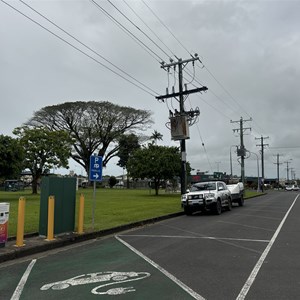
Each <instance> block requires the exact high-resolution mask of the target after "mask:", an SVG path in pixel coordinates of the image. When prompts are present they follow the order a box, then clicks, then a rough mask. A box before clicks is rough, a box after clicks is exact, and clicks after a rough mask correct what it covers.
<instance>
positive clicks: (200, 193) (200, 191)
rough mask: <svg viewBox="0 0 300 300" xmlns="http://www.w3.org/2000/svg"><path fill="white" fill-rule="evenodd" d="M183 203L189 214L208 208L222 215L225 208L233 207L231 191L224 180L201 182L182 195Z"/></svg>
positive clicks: (185, 210)
mask: <svg viewBox="0 0 300 300" xmlns="http://www.w3.org/2000/svg"><path fill="white" fill-rule="evenodd" d="M181 204H182V207H183V209H184V212H185V213H186V214H187V215H191V214H192V213H194V212H196V211H207V210H211V211H213V212H214V213H215V214H217V215H220V214H221V213H222V209H223V208H226V209H227V210H231V208H232V198H231V192H230V191H229V189H228V188H227V186H226V184H225V183H224V182H222V181H210V182H199V183H195V184H194V185H193V186H192V187H191V189H190V190H188V191H187V193H186V194H184V195H182V197H181Z"/></svg>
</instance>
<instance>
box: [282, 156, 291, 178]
mask: <svg viewBox="0 0 300 300" xmlns="http://www.w3.org/2000/svg"><path fill="white" fill-rule="evenodd" d="M291 160H292V159H291V158H290V159H289V160H287V161H285V162H284V163H286V181H287V184H289V170H290V169H289V164H290V163H291Z"/></svg>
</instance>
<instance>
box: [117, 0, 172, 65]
mask: <svg viewBox="0 0 300 300" xmlns="http://www.w3.org/2000/svg"><path fill="white" fill-rule="evenodd" d="M123 2H124V3H125V4H126V5H127V6H128V7H129V9H130V10H131V11H132V12H133V13H134V14H135V15H136V16H137V17H138V18H139V20H140V21H141V22H142V23H143V24H144V25H145V26H146V27H147V28H148V29H149V30H150V31H151V32H152V34H153V35H155V37H156V38H157V39H158V40H159V41H160V42H161V43H162V44H163V45H164V46H165V47H166V48H167V49H168V50H169V51H170V52H171V53H172V55H173V56H174V57H176V58H177V59H178V57H177V56H176V55H175V54H174V52H173V51H172V50H171V49H170V48H169V47H168V45H167V44H166V43H164V41H163V40H162V39H161V38H160V37H159V36H158V35H157V34H156V33H155V31H154V30H152V29H151V27H150V26H149V25H147V23H146V22H145V21H144V20H143V19H142V18H141V17H140V16H139V15H138V13H137V12H136V11H135V10H134V9H133V8H132V7H131V6H130V5H129V4H128V3H127V2H126V0H123Z"/></svg>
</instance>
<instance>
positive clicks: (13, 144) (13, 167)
mask: <svg viewBox="0 0 300 300" xmlns="http://www.w3.org/2000/svg"><path fill="white" fill-rule="evenodd" d="M23 157H24V151H23V148H22V147H21V145H20V144H19V142H18V140H17V139H14V138H12V137H10V136H4V135H0V178H2V179H16V178H19V177H20V173H21V171H22V169H23V165H22V162H23Z"/></svg>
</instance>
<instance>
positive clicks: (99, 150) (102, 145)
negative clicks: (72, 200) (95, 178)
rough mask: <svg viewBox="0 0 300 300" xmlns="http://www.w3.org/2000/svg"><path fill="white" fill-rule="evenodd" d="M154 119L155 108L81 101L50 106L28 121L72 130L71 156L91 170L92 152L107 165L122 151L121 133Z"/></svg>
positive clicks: (54, 128) (146, 125)
mask: <svg viewBox="0 0 300 300" xmlns="http://www.w3.org/2000/svg"><path fill="white" fill-rule="evenodd" d="M151 123H153V122H152V120H151V112H149V111H146V110H140V109H135V108H131V107H125V106H119V105H116V104H113V103H110V102H107V101H87V102H84V101H77V102H66V103H63V104H58V105H53V106H46V107H44V108H42V109H41V110H39V111H37V112H35V113H34V116H33V117H32V118H31V119H30V120H29V121H28V122H27V125H30V126H34V127H35V126H44V127H46V128H47V129H48V130H51V131H56V130H63V131H65V132H68V134H69V135H70V137H72V139H73V141H74V142H73V143H74V144H73V149H72V153H71V157H72V158H73V159H74V160H75V161H76V162H77V163H79V164H80V165H81V166H82V167H83V168H84V169H85V170H86V172H87V173H89V160H90V156H91V155H93V154H97V155H99V156H102V157H103V166H104V167H105V166H106V165H107V163H108V162H109V160H110V159H111V158H113V157H114V156H116V155H117V153H118V151H119V144H118V139H119V138H120V136H122V135H123V134H125V133H128V132H132V131H134V130H146V129H147V128H149V126H150V124H151Z"/></svg>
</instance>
